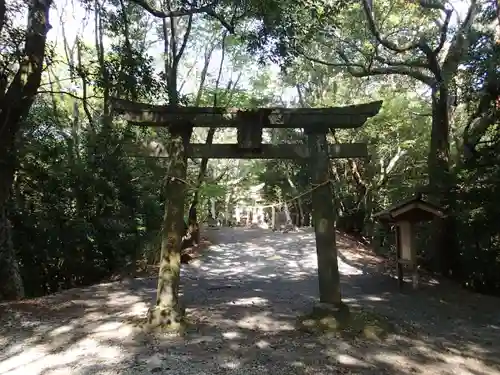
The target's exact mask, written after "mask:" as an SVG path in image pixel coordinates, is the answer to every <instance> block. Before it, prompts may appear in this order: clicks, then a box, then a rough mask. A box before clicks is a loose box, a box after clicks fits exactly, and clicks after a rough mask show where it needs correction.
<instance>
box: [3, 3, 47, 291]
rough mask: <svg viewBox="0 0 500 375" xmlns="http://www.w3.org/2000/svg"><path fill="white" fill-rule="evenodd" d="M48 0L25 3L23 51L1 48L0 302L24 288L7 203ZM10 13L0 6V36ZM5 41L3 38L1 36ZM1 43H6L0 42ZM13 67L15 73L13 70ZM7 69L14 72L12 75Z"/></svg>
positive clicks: (39, 66) (41, 54) (37, 75)
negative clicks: (18, 138)
mask: <svg viewBox="0 0 500 375" xmlns="http://www.w3.org/2000/svg"><path fill="white" fill-rule="evenodd" d="M51 4H52V1H51V0H32V1H29V2H28V10H27V20H28V24H27V27H26V30H25V40H24V47H23V48H22V49H21V53H19V54H18V53H16V51H15V48H14V47H15V46H14V45H10V46H9V45H4V46H2V50H7V51H8V53H7V54H5V55H3V56H2V60H0V62H1V63H2V67H1V69H2V70H1V72H0V124H1V125H0V275H1V280H0V299H19V298H22V297H23V296H24V288H23V283H22V279H21V276H20V274H19V268H18V264H17V259H16V251H15V249H14V247H13V244H12V241H11V233H10V231H11V229H10V223H9V220H8V217H7V202H8V200H9V196H10V190H11V186H12V182H13V181H14V174H15V169H16V151H17V150H16V136H17V134H18V133H19V130H20V128H21V122H22V120H23V119H24V117H26V115H27V114H28V112H29V110H30V108H31V105H32V104H33V102H34V100H35V96H36V94H37V90H38V88H39V86H40V80H41V76H42V71H43V68H44V63H45V48H46V41H47V33H48V31H49V30H50V24H49V10H50V6H51ZM12 12H14V11H6V6H5V2H4V1H3V0H2V1H1V2H0V33H7V34H8V33H9V32H10V31H12V29H10V28H11V21H10V20H11V19H12V18H11V17H12V16H13V14H12ZM2 36H4V38H5V34H4V35H2ZM3 42H4V43H5V42H8V40H6V39H3ZM16 67H17V69H16ZM11 69H15V70H14V71H13V70H11Z"/></svg>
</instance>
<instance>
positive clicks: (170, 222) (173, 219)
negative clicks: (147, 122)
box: [147, 1, 193, 329]
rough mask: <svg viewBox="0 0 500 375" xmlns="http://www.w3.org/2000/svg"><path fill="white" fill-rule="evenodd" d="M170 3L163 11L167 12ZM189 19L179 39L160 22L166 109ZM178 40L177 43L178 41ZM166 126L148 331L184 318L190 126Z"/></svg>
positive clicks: (173, 27) (174, 91)
mask: <svg viewBox="0 0 500 375" xmlns="http://www.w3.org/2000/svg"><path fill="white" fill-rule="evenodd" d="M170 5H171V4H170V1H167V4H166V6H167V9H168V10H169V11H170V8H171V6H170ZM191 25H192V16H188V20H187V26H186V31H185V32H184V35H183V37H182V38H179V35H178V30H177V26H178V22H177V19H176V18H174V17H170V18H169V20H168V21H167V20H166V19H164V20H163V37H164V50H165V74H166V76H167V94H168V100H169V106H171V107H178V106H179V104H180V100H179V91H178V84H177V75H178V67H179V62H180V59H181V58H182V55H183V51H184V48H185V47H186V44H187V40H188V38H189V34H190V32H191ZM179 39H181V41H179ZM185 125H186V126H180V127H170V128H169V135H170V136H169V140H168V144H167V148H168V153H169V155H172V156H171V158H170V160H169V167H168V171H167V175H166V176H165V181H166V186H165V215H164V220H163V227H162V236H161V237H162V240H161V250H160V253H161V254H160V270H159V275H158V290H157V298H156V304H155V306H154V307H153V308H152V309H150V310H149V313H148V318H147V319H148V323H149V325H150V326H151V327H152V328H155V327H165V328H173V329H176V328H178V325H179V323H180V322H181V321H182V319H183V316H184V310H183V309H182V308H181V306H180V303H179V284H180V268H181V239H182V237H183V234H184V233H185V225H184V202H185V195H186V185H185V181H186V175H187V155H186V146H187V144H188V143H189V141H190V139H191V134H192V131H193V129H192V127H189V126H188V124H185Z"/></svg>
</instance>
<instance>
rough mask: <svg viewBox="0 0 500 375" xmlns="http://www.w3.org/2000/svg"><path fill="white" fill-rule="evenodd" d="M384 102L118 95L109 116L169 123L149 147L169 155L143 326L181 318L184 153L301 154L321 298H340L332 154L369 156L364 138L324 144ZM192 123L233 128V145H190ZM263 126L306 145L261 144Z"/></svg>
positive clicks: (157, 154)
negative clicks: (293, 132)
mask: <svg viewBox="0 0 500 375" xmlns="http://www.w3.org/2000/svg"><path fill="white" fill-rule="evenodd" d="M381 105H382V102H381V101H377V102H371V103H366V104H359V105H351V106H346V107H333V108H257V109H249V110H237V109H230V108H213V107H172V106H168V105H150V104H144V103H137V102H132V101H127V100H122V99H114V100H113V113H114V114H118V115H122V116H123V118H124V119H125V120H127V121H128V122H129V123H131V124H134V125H139V126H154V127H167V128H168V131H169V135H170V140H169V142H168V143H167V147H166V148H164V147H162V146H160V145H158V144H156V145H152V144H150V145H149V150H148V155H149V156H155V157H164V158H169V159H170V167H169V170H168V176H167V183H166V202H165V216H164V223H163V231H166V236H165V235H164V236H163V240H162V245H161V261H160V271H159V279H158V292H157V300H156V306H155V307H154V308H152V309H150V312H149V314H148V323H149V324H151V325H153V326H165V325H167V326H171V325H174V324H176V323H178V322H180V321H181V320H182V317H183V311H182V309H181V307H180V304H179V301H178V290H179V282H180V242H181V237H182V235H183V230H184V224H183V211H184V202H185V188H186V187H185V179H186V174H187V159H188V158H209V159H214V158H215V159H217V158H218V159H224V158H225V159H306V160H308V161H309V165H310V171H311V180H312V184H313V186H318V188H316V189H314V190H313V192H312V206H313V220H314V229H315V235H316V251H317V255H318V278H319V294H320V301H321V302H324V303H329V304H334V305H338V304H340V303H341V294H340V277H339V272H338V263H337V249H336V240H335V219H336V218H335V209H334V202H333V199H334V197H333V190H332V189H331V186H330V183H326V182H327V181H329V180H330V161H329V159H332V158H354V157H367V156H368V151H367V146H366V144H364V143H349V144H328V142H327V138H326V134H327V133H328V131H329V130H330V129H332V128H336V129H340V128H344V129H347V128H359V127H361V126H362V125H363V124H364V123H365V122H366V120H367V119H368V118H369V117H372V116H375V115H376V114H377V113H378V112H379V110H380V107H381ZM194 127H218V128H228V127H232V128H237V134H238V135H237V140H238V143H236V144H211V145H207V144H197V143H190V138H191V134H192V131H193V128H194ZM263 128H302V129H303V130H304V133H305V134H306V135H307V144H278V145H275V144H263V143H262V130H263Z"/></svg>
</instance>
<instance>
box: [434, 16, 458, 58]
mask: <svg viewBox="0 0 500 375" xmlns="http://www.w3.org/2000/svg"><path fill="white" fill-rule="evenodd" d="M444 12H445V20H444V22H443V25H442V26H441V32H440V34H439V43H438V45H437V47H436V48H434V51H433V52H434V54H435V55H437V54H438V53H439V52H441V50H442V49H443V47H444V44H445V43H446V36H447V35H448V28H449V26H450V21H451V15H452V14H453V11H452V10H451V9H445V10H444Z"/></svg>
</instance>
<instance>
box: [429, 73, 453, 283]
mask: <svg viewBox="0 0 500 375" xmlns="http://www.w3.org/2000/svg"><path fill="white" fill-rule="evenodd" d="M448 97H449V92H448V87H447V86H446V85H445V84H444V83H443V84H440V85H436V86H435V87H433V88H432V130H431V144H430V152H429V156H428V169H429V192H430V195H431V197H432V198H433V199H434V200H435V201H436V203H438V204H439V205H440V206H441V207H442V208H443V209H444V210H445V211H446V213H447V216H446V217H445V218H444V219H436V223H435V225H433V231H434V232H433V247H432V248H433V251H432V254H431V259H430V261H431V265H432V267H433V268H434V270H436V271H439V272H441V273H442V274H443V275H446V276H456V273H457V272H459V261H458V243H457V236H456V232H455V216H454V211H455V202H456V197H455V193H454V191H455V188H454V184H453V178H452V176H451V173H450V172H451V171H450V134H449V133H450V124H449V100H448Z"/></svg>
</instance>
